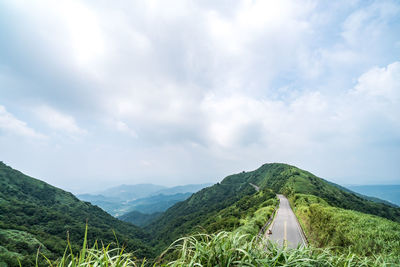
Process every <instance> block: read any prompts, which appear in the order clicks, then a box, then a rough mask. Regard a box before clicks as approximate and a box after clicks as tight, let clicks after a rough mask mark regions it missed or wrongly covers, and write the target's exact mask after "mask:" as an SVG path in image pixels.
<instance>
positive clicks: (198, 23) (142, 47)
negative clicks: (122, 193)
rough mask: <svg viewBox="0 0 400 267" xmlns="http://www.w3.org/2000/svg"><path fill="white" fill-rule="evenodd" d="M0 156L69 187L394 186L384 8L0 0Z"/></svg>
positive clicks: (397, 105) (391, 27) (388, 31)
mask: <svg viewBox="0 0 400 267" xmlns="http://www.w3.org/2000/svg"><path fill="white" fill-rule="evenodd" d="M0 160H1V161H3V162H5V163H6V164H8V165H10V166H12V167H13V168H16V169H18V170H21V171H23V172H25V173H26V174H29V175H31V176H34V177H36V178H39V179H42V180H44V181H46V182H48V183H50V184H53V185H55V186H58V187H61V188H63V189H67V190H70V191H73V192H91V191H95V190H99V189H102V188H105V187H109V186H112V185H119V184H122V183H128V184H135V183H145V182H146V183H147V182H150V183H156V184H163V185H180V184H188V183H205V182H217V181H220V180H221V179H222V178H223V177H225V176H227V175H229V174H232V173H236V172H240V171H242V170H253V169H256V168H258V167H259V166H260V165H262V164H263V163H267V162H284V163H289V164H292V165H296V166H298V167H300V168H303V169H306V170H308V171H311V172H313V173H314V174H316V175H318V176H320V177H323V178H326V179H328V180H331V181H333V182H336V183H339V184H377V183H384V184H393V183H397V184H399V183H400V2H399V1H396V0H393V1H381V0H379V1H364V0H363V1H349V0H343V1H299V0H293V1H290V0H280V1H214V0H210V1H161V0H160V1H153V0H148V1H94V0H93V1H70V0H69V1H50V0H49V1H18V0H9V1H7V0H5V1H1V2H0Z"/></svg>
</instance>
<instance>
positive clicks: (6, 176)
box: [0, 162, 152, 262]
mask: <svg viewBox="0 0 400 267" xmlns="http://www.w3.org/2000/svg"><path fill="white" fill-rule="evenodd" d="M86 222H88V225H89V233H88V239H89V244H91V243H93V242H94V241H95V240H99V241H100V240H101V241H103V242H104V243H110V242H114V241H115V237H114V234H113V231H112V230H113V229H114V230H115V234H116V237H117V238H118V240H119V242H120V243H121V244H122V243H124V244H126V246H127V250H130V251H133V250H135V251H136V254H137V255H141V256H151V255H152V250H151V249H150V248H149V247H148V246H146V245H144V243H143V242H142V240H148V238H149V237H148V236H147V235H146V234H145V233H144V232H143V231H142V230H141V229H140V228H138V227H136V226H133V225H131V224H129V223H125V222H122V221H120V220H118V219H115V218H113V217H112V216H111V215H109V214H107V213H106V212H104V211H103V210H102V209H100V208H98V207H95V206H92V205H91V204H90V203H87V202H83V201H80V200H78V199H77V198H76V197H75V196H74V195H72V194H71V193H68V192H65V191H63V190H61V189H58V188H56V187H53V186H51V185H49V184H47V183H45V182H42V181H40V180H37V179H34V178H32V177H29V176H26V175H24V174H23V173H21V172H19V171H17V170H14V169H12V168H11V167H8V166H7V165H5V164H4V163H2V162H0V229H3V231H2V234H1V235H0V237H1V238H2V242H1V245H2V246H3V248H5V249H6V250H8V252H16V253H19V254H20V255H22V256H24V255H31V254H30V250H29V249H28V248H29V246H30V244H32V242H28V241H27V242H25V243H24V242H19V244H16V241H15V240H16V239H15V238H13V237H12V236H13V235H11V234H10V233H14V236H15V235H18V236H19V237H20V239H22V240H28V239H29V240H33V239H36V240H37V242H36V241H35V242H36V243H41V244H43V246H44V247H45V248H46V249H47V250H48V251H49V256H50V257H53V258H54V257H57V256H60V255H62V253H63V252H64V249H65V247H66V239H67V233H69V239H70V241H71V243H72V245H73V247H76V246H77V245H78V244H80V243H81V240H82V238H83V236H84V229H85V224H86ZM9 230H18V231H16V232H10V231H9ZM5 231H6V232H5ZM23 236H29V238H24V237H23ZM35 242H33V243H35ZM16 248H17V250H16ZM25 248H26V249H25ZM0 262H1V260H0Z"/></svg>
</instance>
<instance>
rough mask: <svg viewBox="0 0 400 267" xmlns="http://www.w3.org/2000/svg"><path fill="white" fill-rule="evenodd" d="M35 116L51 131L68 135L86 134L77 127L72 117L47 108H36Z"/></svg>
mask: <svg viewBox="0 0 400 267" xmlns="http://www.w3.org/2000/svg"><path fill="white" fill-rule="evenodd" d="M35 114H36V115H37V117H38V118H39V119H40V120H41V121H43V122H44V123H46V125H47V126H48V127H49V128H51V129H53V130H56V131H59V132H62V133H67V134H69V135H85V134H87V131H86V130H85V129H81V128H80V127H79V126H78V125H77V123H76V121H75V118H74V117H72V116H70V115H67V114H63V113H61V112H59V111H57V110H55V109H54V108H51V107H49V106H40V107H38V108H36V109H35Z"/></svg>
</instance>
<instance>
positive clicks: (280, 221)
mask: <svg viewBox="0 0 400 267" xmlns="http://www.w3.org/2000/svg"><path fill="white" fill-rule="evenodd" d="M278 197H279V200H280V204H279V209H278V211H277V214H276V216H275V219H274V221H273V222H272V224H271V226H270V228H269V229H270V230H271V231H272V234H271V235H268V234H267V236H266V237H267V238H270V239H271V240H273V241H276V242H278V244H280V245H283V244H286V245H287V246H288V247H290V248H296V247H297V246H298V245H305V244H306V243H305V241H304V238H303V236H302V234H301V230H300V229H301V228H300V225H299V224H298V222H297V219H296V216H295V215H294V213H293V211H292V209H291V208H290V205H289V201H288V199H287V198H286V197H285V196H284V195H278ZM267 232H268V231H267Z"/></svg>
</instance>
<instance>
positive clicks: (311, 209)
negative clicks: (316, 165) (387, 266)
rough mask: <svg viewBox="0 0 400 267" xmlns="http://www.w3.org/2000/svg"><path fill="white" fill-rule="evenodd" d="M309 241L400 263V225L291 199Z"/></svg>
mask: <svg viewBox="0 0 400 267" xmlns="http://www.w3.org/2000/svg"><path fill="white" fill-rule="evenodd" d="M291 202H292V204H293V206H294V208H295V209H294V210H295V213H296V215H297V217H298V218H299V220H300V222H301V224H302V227H303V229H304V231H305V232H306V235H307V237H308V239H309V242H310V243H311V244H312V245H313V246H315V247H331V248H332V249H333V250H335V251H338V252H342V253H343V252H348V251H351V252H352V253H356V254H357V255H362V256H384V257H386V258H388V257H389V258H393V260H395V261H397V262H398V263H399V264H400V224H399V223H397V222H393V221H390V220H388V219H385V218H381V217H378V216H374V215H370V214H365V213H361V212H357V211H353V210H345V209H340V208H336V207H332V206H330V205H329V204H328V203H327V202H326V201H325V200H323V199H321V198H319V197H316V196H313V195H304V194H295V195H294V196H292V197H291Z"/></svg>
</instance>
